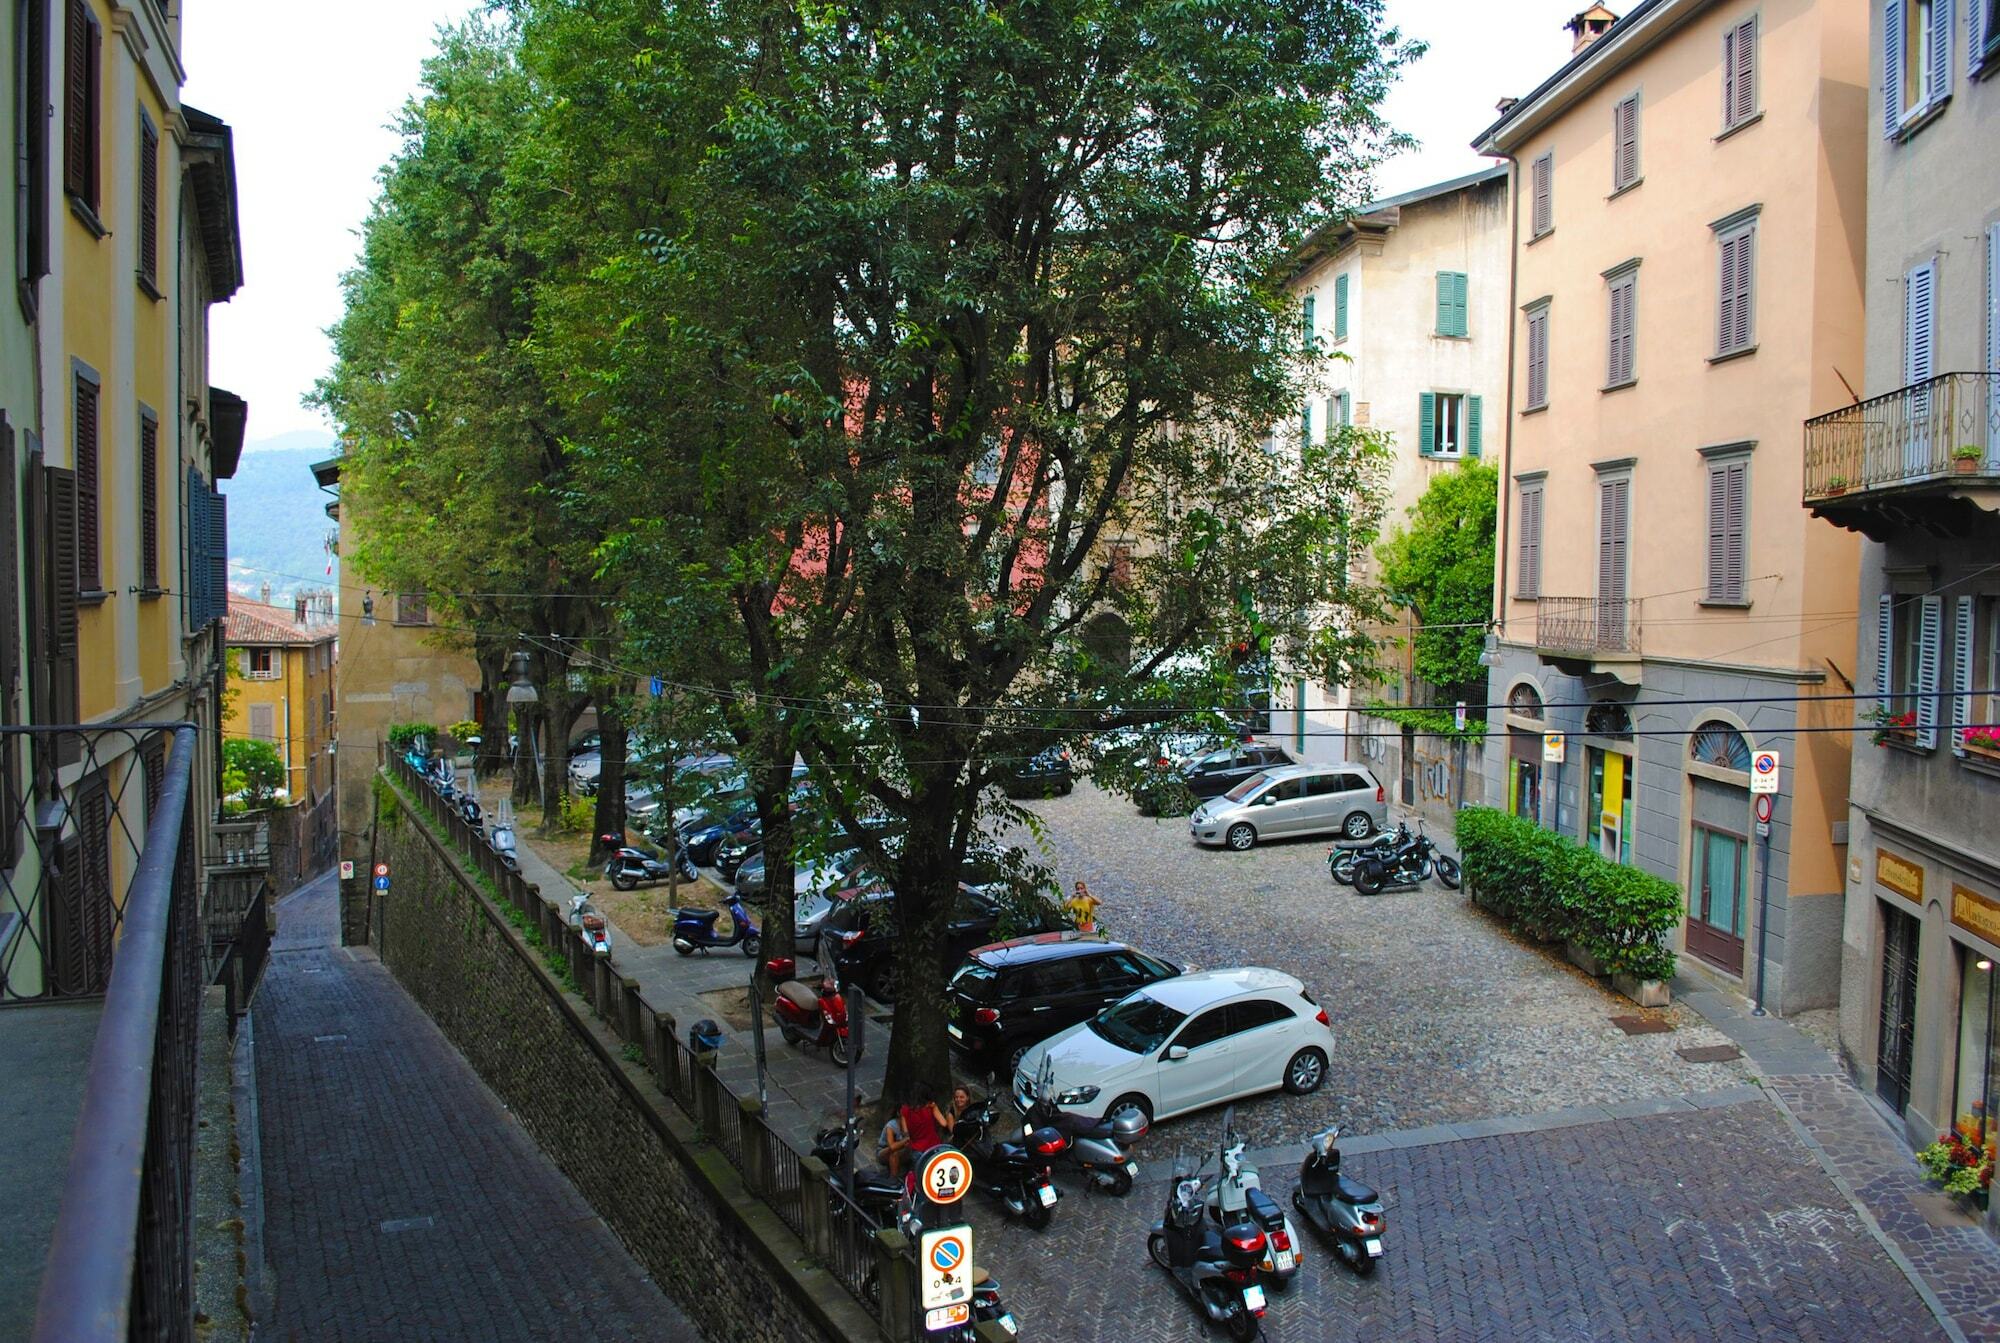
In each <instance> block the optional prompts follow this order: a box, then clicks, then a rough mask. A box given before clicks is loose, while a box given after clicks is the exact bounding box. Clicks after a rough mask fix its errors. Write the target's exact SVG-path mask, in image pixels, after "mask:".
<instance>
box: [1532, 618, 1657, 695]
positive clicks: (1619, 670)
mask: <svg viewBox="0 0 2000 1343" xmlns="http://www.w3.org/2000/svg"><path fill="white" fill-rule="evenodd" d="M1639 614H1640V604H1639V600H1638V599H1637V598H1633V597H1622V598H1597V597H1537V598H1536V599H1535V651H1536V653H1538V654H1540V655H1541V656H1542V657H1543V658H1546V659H1547V660H1548V661H1550V662H1554V663H1558V664H1566V666H1567V669H1568V670H1570V671H1572V672H1601V673H1605V674H1608V675H1611V676H1614V677H1616V678H1617V679H1618V680H1620V681H1623V682H1625V683H1626V684H1628V685H1637V684H1638V683H1639V648H1640V641H1639V630H1640V622H1639Z"/></svg>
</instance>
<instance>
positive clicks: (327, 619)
mask: <svg viewBox="0 0 2000 1343" xmlns="http://www.w3.org/2000/svg"><path fill="white" fill-rule="evenodd" d="M336 632H337V628H336V625H335V622H334V620H333V618H332V617H331V615H329V614H323V613H321V612H320V611H317V610H315V609H313V607H312V606H311V605H310V604H309V603H308V601H307V599H305V598H303V597H301V598H296V599H295V600H294V602H293V604H292V607H291V609H289V610H286V609H282V608H279V607H276V606H268V605H266V604H265V603H263V602H256V601H251V600H250V599H249V598H247V597H238V596H235V595H231V597H230V598H229V626H228V633H227V636H226V642H227V645H228V653H227V658H226V665H227V667H228V669H229V697H228V709H227V712H226V715H225V717H224V718H223V722H222V735H223V737H224V738H225V739H226V740H235V739H238V738H248V739H250V740H253V741H266V742H269V743H271V745H272V746H274V747H276V748H277V752H278V755H279V756H280V757H281V758H282V759H283V760H284V762H285V800H286V801H288V802H303V803H305V804H306V805H307V806H308V807H310V806H314V805H316V804H317V803H318V802H319V800H320V798H321V797H322V796H324V795H325V794H326V792H327V791H328V790H329V789H331V788H332V787H333V773H334V771H333V753H332V752H331V751H329V750H328V749H327V748H328V746H329V745H331V743H332V741H333V666H334V656H335V654H334V636H335V634H336Z"/></svg>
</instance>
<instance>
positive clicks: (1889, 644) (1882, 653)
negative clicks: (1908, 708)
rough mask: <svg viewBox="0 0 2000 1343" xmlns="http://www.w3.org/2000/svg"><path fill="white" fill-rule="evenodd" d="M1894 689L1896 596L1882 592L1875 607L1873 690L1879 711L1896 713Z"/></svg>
mask: <svg viewBox="0 0 2000 1343" xmlns="http://www.w3.org/2000/svg"><path fill="white" fill-rule="evenodd" d="M1895 689H1896V597H1895V594H1894V593H1889V592H1885V593H1883V594H1882V596H1881V599H1880V601H1879V603H1878V604H1877V606H1876V608H1875V690H1876V693H1877V694H1878V695H1879V696H1880V698H1878V699H1877V700H1876V701H1875V707H1876V708H1877V709H1878V710H1880V711H1881V712H1883V713H1885V714H1887V713H1897V712H1899V710H1898V709H1897V708H1896V707H1895V701H1894V700H1893V699H1892V698H1891V694H1892V692H1893V691H1894V690H1895Z"/></svg>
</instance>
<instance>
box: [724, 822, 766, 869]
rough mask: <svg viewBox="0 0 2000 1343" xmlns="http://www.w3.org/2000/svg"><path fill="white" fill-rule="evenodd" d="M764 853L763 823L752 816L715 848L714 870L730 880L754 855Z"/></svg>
mask: <svg viewBox="0 0 2000 1343" xmlns="http://www.w3.org/2000/svg"><path fill="white" fill-rule="evenodd" d="M763 851H764V823H763V821H761V820H759V819H758V818H757V817H755V816H752V817H751V818H750V819H749V820H748V821H745V822H744V823H743V824H742V825H740V826H738V827H737V828H736V829H735V830H733V831H731V832H730V833H729V834H728V835H727V836H725V837H724V838H723V841H722V843H720V844H718V845H716V846H715V870H716V871H718V872H720V873H721V874H722V875H723V877H724V879H725V880H726V879H728V878H732V877H734V876H735V875H736V873H737V872H738V871H739V870H740V869H741V868H742V866H743V864H745V863H746V862H748V861H750V858H751V856H752V855H754V854H759V853H762V852H763Z"/></svg>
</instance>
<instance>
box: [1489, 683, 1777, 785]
mask: <svg viewBox="0 0 2000 1343" xmlns="http://www.w3.org/2000/svg"><path fill="white" fill-rule="evenodd" d="M1507 712H1508V713H1511V714H1513V715H1514V716H1515V717H1516V718H1534V719H1539V718H1540V717H1541V716H1542V697H1541V695H1540V694H1538V693H1536V690H1535V688H1534V687H1533V686H1531V685H1517V686H1515V687H1514V688H1513V689H1512V690H1510V691H1508V692H1507ZM1746 768H1748V767H1747V766H1746Z"/></svg>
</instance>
